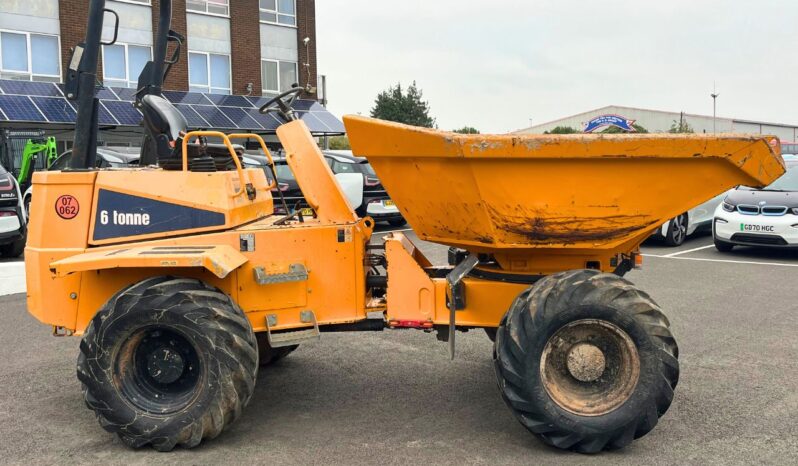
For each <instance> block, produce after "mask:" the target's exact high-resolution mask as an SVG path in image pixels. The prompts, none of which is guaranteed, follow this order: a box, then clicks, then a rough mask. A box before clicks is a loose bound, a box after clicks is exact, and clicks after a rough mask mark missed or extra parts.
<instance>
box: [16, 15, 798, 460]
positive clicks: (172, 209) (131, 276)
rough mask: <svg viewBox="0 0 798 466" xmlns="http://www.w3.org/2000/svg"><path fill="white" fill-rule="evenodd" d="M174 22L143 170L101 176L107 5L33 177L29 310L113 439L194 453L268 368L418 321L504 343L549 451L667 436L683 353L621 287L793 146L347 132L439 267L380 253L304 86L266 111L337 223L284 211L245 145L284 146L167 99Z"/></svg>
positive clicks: (357, 127)
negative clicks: (71, 130)
mask: <svg viewBox="0 0 798 466" xmlns="http://www.w3.org/2000/svg"><path fill="white" fill-rule="evenodd" d="M160 8H161V15H160V17H159V18H160V26H159V35H158V37H157V41H156V45H155V54H154V57H155V59H154V61H152V62H150V63H149V64H148V65H147V66H146V67H145V69H144V71H143V72H142V77H141V78H140V80H139V86H138V93H137V106H138V108H139V109H140V110H141V112H142V113H143V115H144V126H145V129H146V138H145V141H144V149H143V153H142V163H141V167H139V168H129V169H94V168H89V167H94V164H93V163H92V162H93V160H92V158H93V156H94V155H93V154H94V151H96V147H95V145H96V133H97V123H96V122H97V115H96V112H97V106H96V105H95V103H94V102H93V100H94V93H95V79H96V76H95V73H96V69H97V56H98V51H99V44H100V32H101V30H102V11H103V9H104V1H103V0H92V2H91V9H90V14H89V20H88V30H87V36H86V41H85V43H83V44H81V45H80V46H78V48H77V49H76V57H77V58H75V59H73V60H72V61H71V64H70V68H69V70H68V80H67V84H66V86H67V89H68V91H70V92H69V93H70V94H71V97H72V98H73V99H74V100H75V101H76V105H77V108H78V120H77V127H76V134H75V137H76V140H75V147H74V150H73V159H72V160H71V163H72V166H71V168H70V169H66V170H63V171H49V172H40V173H36V174H34V177H33V183H34V190H35V191H36V195H35V196H33V205H32V207H31V213H32V217H31V219H30V233H29V236H28V243H27V248H26V250H25V258H26V268H27V281H28V308H29V311H30V313H31V314H32V315H33V316H35V317H36V318H37V319H38V320H40V321H41V322H43V323H46V324H49V325H51V326H52V327H53V329H54V333H56V334H59V335H80V336H81V338H82V340H81V344H80V354H79V356H78V363H77V373H78V378H79V379H80V382H81V383H82V386H83V392H84V395H85V400H86V404H87V405H88V407H89V408H90V409H92V410H93V411H94V412H95V413H96V416H97V419H98V420H99V422H100V425H101V426H102V427H103V428H105V429H106V430H108V431H110V432H115V433H117V434H118V435H119V437H120V438H121V439H122V440H123V441H124V442H125V443H126V444H128V445H130V446H133V447H140V446H145V445H151V446H152V447H154V448H156V449H158V450H164V451H168V450H171V449H173V448H174V447H175V446H177V445H180V446H183V447H188V448H190V447H194V446H196V445H198V444H199V443H200V442H201V441H202V440H203V439H210V438H214V437H216V436H218V435H219V434H220V433H221V432H222V431H223V430H224V428H225V427H227V426H228V425H230V424H231V423H232V422H233V421H235V420H236V418H238V417H239V416H240V414H241V412H242V410H243V409H244V407H245V406H246V404H247V402H248V401H249V399H250V397H251V395H252V393H253V390H254V389H255V381H256V374H257V371H258V368H259V366H262V365H265V364H268V363H269V362H272V361H274V360H276V359H277V358H280V357H283V356H285V355H286V354H287V353H289V352H290V351H291V350H292V349H294V348H296V347H297V345H300V344H302V343H303V342H307V341H309V340H313V339H316V338H319V337H320V335H321V334H322V333H324V332H325V331H360V330H383V329H395V328H418V329H425V330H428V331H431V332H435V333H436V334H437V336H438V337H439V338H441V339H443V340H447V341H448V342H449V346H450V352H451V354H452V355H454V349H455V335H456V333H457V332H458V331H462V330H468V329H475V328H481V329H485V330H486V331H487V333H488V334H489V335H490V336H492V337H493V338H494V339H495V346H494V351H493V360H494V363H495V368H496V378H497V381H498V385H499V389H500V392H501V395H502V396H503V398H504V400H505V402H506V403H507V405H508V407H509V408H510V410H512V412H513V413H514V414H515V416H516V417H517V419H518V420H519V421H520V422H521V423H522V424H523V425H524V426H525V427H526V428H527V429H529V430H530V431H531V432H532V433H534V434H535V435H537V436H538V437H539V438H541V439H542V440H543V441H544V442H546V443H548V444H550V445H554V446H556V447H559V448H563V449H570V450H575V451H580V452H597V451H600V450H603V449H612V448H620V447H623V446H625V445H627V444H628V443H629V442H631V441H632V440H633V439H635V438H638V437H640V436H642V435H645V434H646V433H647V432H649V431H650V430H651V429H652V428H653V427H654V426H655V425H656V423H657V421H658V419H659V418H660V417H661V416H662V415H663V414H664V413H665V412H666V410H667V409H668V407H669V406H670V404H671V401H672V399H673V390H674V388H675V387H676V384H677V381H678V377H679V363H678V348H677V345H676V341H675V339H674V337H673V335H672V333H671V331H670V328H669V322H668V320H667V318H666V317H665V315H664V314H663V312H662V310H661V309H660V307H659V306H658V305H657V304H656V302H655V301H654V299H653V298H652V297H651V296H649V295H648V294H646V293H645V292H643V291H641V290H639V289H637V288H636V287H635V286H634V285H633V284H632V283H630V282H629V281H627V280H624V279H623V278H622V275H623V274H624V273H625V272H627V271H628V270H630V269H632V268H633V267H635V265H636V264H638V263H639V261H640V255H639V253H638V247H639V245H640V243H641V242H642V241H643V240H644V239H645V238H646V237H647V236H648V235H649V234H650V233H651V232H652V231H653V230H654V229H655V228H657V226H658V225H661V224H662V223H663V222H664V221H666V220H667V219H669V218H671V217H673V216H674V215H676V214H678V213H680V212H684V211H685V210H687V209H688V208H690V207H691V206H693V205H696V204H698V203H700V202H702V201H704V200H705V199H708V198H710V197H712V196H715V195H717V194H718V193H720V192H722V191H724V190H726V189H728V188H730V187H732V186H735V185H738V184H745V185H749V186H763V185H767V184H769V183H770V182H772V181H773V180H774V179H776V178H777V177H779V176H780V175H781V174H782V173H783V171H784V165H783V161H782V160H781V158H780V156H779V155H778V150H777V147H778V145H777V144H775V142H776V141H775V140H773V139H772V138H767V137H753V136H741V135H723V136H715V135H712V136H709V135H689V136H674V135H650V134H645V135H611V136H610V135H574V136H553V135H544V136H514V135H500V136H485V135H459V134H453V133H446V132H440V131H435V130H429V129H421V128H415V127H409V126H404V125H400V124H395V123H389V122H384V121H379V120H373V119H369V118H361V117H356V116H349V117H345V118H344V122H345V125H346V129H347V133H348V134H349V137H350V140H351V143H352V148H353V151H354V152H355V153H356V154H357V155H362V156H365V157H367V158H368V159H369V161H370V162H371V164H372V166H373V167H374V169H375V170H376V172H377V174H378V176H379V178H380V180H382V182H383V183H384V185H385V187H386V189H387V191H388V192H389V193H390V196H391V198H392V199H393V200H394V201H395V202H396V204H397V205H398V206H399V209H400V210H401V213H402V215H403V216H404V218H405V219H407V221H408V222H409V224H410V225H411V226H412V227H413V230H414V231H415V232H416V234H417V235H418V236H419V237H420V238H422V239H424V240H427V241H432V242H436V243H440V244H443V245H448V246H450V247H451V249H450V265H449V266H433V265H432V264H431V263H430V261H429V260H428V259H427V258H425V257H424V255H423V254H422V252H421V251H420V250H419V249H418V248H417V247H416V245H414V244H413V242H412V241H411V240H410V239H409V238H408V237H407V236H405V235H402V234H400V233H393V234H391V235H388V236H387V237H386V238H385V239H384V241H377V242H373V241H370V240H371V235H372V229H373V227H374V222H373V220H372V219H370V218H368V217H366V218H358V217H357V216H356V215H355V213H354V212H353V210H352V207H351V206H350V205H349V204H348V202H347V199H346V197H345V195H344V193H343V192H342V189H341V187H340V186H339V184H338V182H337V181H336V178H335V177H334V176H333V174H332V173H331V171H330V168H329V167H328V165H327V164H326V163H325V161H324V158H323V157H322V154H321V152H320V151H319V148H318V146H317V144H316V141H315V140H314V138H313V137H312V136H311V134H310V133H309V131H308V129H307V127H306V126H305V124H304V123H303V122H302V121H300V120H298V119H297V116H296V114H295V113H294V111H293V109H292V107H291V104H292V103H293V100H294V99H295V98H296V97H297V95H299V94H300V93H302V92H303V89H300V88H294V89H291V90H289V91H286V92H284V93H282V94H280V95H279V96H277V97H275V98H274V99H272V100H271V101H269V102H267V103H266V104H265V105H264V106H263V107H262V108H261V111H262V112H274V113H275V114H276V115H277V116H279V117H280V118H281V119H282V121H283V122H284V124H282V126H280V127H279V128H278V129H277V136H278V137H279V139H280V142H281V143H282V145H283V147H284V149H285V152H286V154H287V155H286V156H287V161H288V164H289V165H290V168H291V170H292V171H293V173H294V175H295V177H296V179H297V181H298V183H299V186H300V187H301V189H302V192H303V195H304V197H305V199H306V200H307V202H308V204H309V205H310V206H311V207H312V208H313V211H314V215H313V216H312V217H308V216H302V215H301V213H297V214H288V215H279V216H278V215H275V214H274V203H275V202H281V200H280V199H279V198H278V199H274V198H273V197H272V188H273V187H274V186H273V185H274V183H275V181H274V180H275V179H276V177H271V178H269V177H266V176H265V175H264V172H263V171H262V170H256V169H244V168H242V165H241V161H240V158H239V154H238V153H237V152H236V150H235V148H234V146H233V142H241V140H243V139H245V138H248V139H252V140H254V141H257V142H258V143H259V145H260V147H261V148H262V150H263V152H264V154H266V155H267V156H268V157H269V158H270V155H269V151H268V150H267V148H266V146H265V144H263V141H262V139H261V138H260V137H258V136H255V135H252V134H232V135H226V134H222V133H219V132H214V131H205V132H195V131H189V130H188V129H187V125H186V121H185V119H184V118H183V117H182V115H181V114H180V113H179V112H178V111H177V110H176V109H175V108H174V106H172V104H170V103H169V102H168V101H167V100H166V99H164V98H163V97H161V96H160V93H161V85H162V83H163V77H164V75H165V73H166V72H168V68H169V64H168V63H169V62H170V61H173V60H166V59H165V56H166V50H167V45H168V42H169V41H173V42H177V43H178V44H179V43H180V38H179V37H178V36H177V35H175V34H174V33H172V32H169V33H167V31H169V19H170V15H171V2H170V1H168V0H161V2H160ZM78 53H79V54H80V55H78ZM208 138H216V140H219V141H222V144H217V145H213V144H207V143H206V141H207V139H208ZM674 184H675V185H677V186H678V189H674V188H673V186H674ZM278 192H279V191H278ZM290 211H291V209H289V208H288V207H286V208H285V212H290ZM54 232H57V234H54ZM486 396H493V394H491V393H486Z"/></svg>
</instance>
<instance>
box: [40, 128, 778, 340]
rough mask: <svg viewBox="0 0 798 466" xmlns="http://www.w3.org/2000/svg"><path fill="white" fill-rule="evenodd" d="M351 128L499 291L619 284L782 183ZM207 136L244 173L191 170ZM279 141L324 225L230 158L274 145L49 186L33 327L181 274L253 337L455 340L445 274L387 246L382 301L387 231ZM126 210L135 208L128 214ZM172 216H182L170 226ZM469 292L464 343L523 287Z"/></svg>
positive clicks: (82, 313)
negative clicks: (378, 248) (727, 211)
mask: <svg viewBox="0 0 798 466" xmlns="http://www.w3.org/2000/svg"><path fill="white" fill-rule="evenodd" d="M345 122H346V125H347V129H348V131H349V135H350V138H351V141H352V145H353V148H354V151H355V153H356V154H357V155H365V156H367V157H368V158H369V160H370V161H371V163H372V165H373V166H374V168H375V170H376V171H377V173H378V175H379V177H380V179H381V180H382V182H383V184H384V185H385V186H386V188H387V190H388V192H389V194H390V196H391V197H392V199H393V200H394V201H395V202H396V203H397V205H398V206H399V209H400V210H401V212H402V213H403V215H404V216H405V218H406V219H407V220H408V221H409V223H410V224H411V226H413V228H414V230H415V231H416V233H417V234H418V235H419V236H420V237H421V238H423V239H428V240H431V241H437V242H440V243H443V244H449V245H454V246H458V247H462V248H465V249H468V250H469V251H471V252H479V253H488V254H492V256H493V257H494V258H495V259H496V263H495V265H493V266H491V267H492V270H491V272H493V273H494V274H502V273H504V274H511V273H512V274H516V275H527V276H528V275H536V274H545V273H552V272H555V271H560V270H566V269H574V268H583V267H586V266H588V265H593V266H596V265H598V267H599V268H601V269H603V270H612V267H614V265H613V264H615V265H617V261H618V260H619V259H620V258H628V256H629V255H630V254H631V253H633V252H634V251H635V250H636V249H637V247H638V245H639V243H640V242H641V241H643V239H645V237H646V236H647V235H648V234H649V233H650V232H651V231H652V229H653V228H655V227H656V226H657V225H659V224H661V223H662V222H664V221H665V220H666V219H668V218H669V217H672V216H674V215H676V214H678V213H681V212H684V211H686V210H688V209H690V208H691V207H692V206H694V205H697V204H699V203H700V202H702V201H704V200H705V199H708V198H709V197H711V196H714V195H716V194H719V193H721V192H722V191H724V190H725V189H728V188H729V187H731V186H734V185H736V184H747V185H752V186H762V185H765V184H768V183H770V182H771V181H773V180H774V179H775V178H777V177H778V176H780V175H781V174H782V173H783V170H784V166H783V162H782V161H781V159H780V157H779V156H778V155H777V154H776V152H774V149H773V148H772V146H771V145H770V142H772V140H771V139H770V138H765V137H753V136H723V137H710V136H671V135H664V136H663V135H643V136H637V137H628V136H627V137H617V136H616V137H607V136H573V137H562V136H557V137H554V136H540V137H536V136H480V135H475V136H463V135H455V134H452V133H442V132H437V131H432V130H424V129H418V128H412V127H407V126H403V125H397V124H391V123H386V122H379V121H376V120H370V119H365V118H360V117H346V118H345ZM203 135H205V136H215V137H221V138H222V139H223V140H224V141H225V144H227V146H228V149H229V152H230V156H231V158H232V159H233V161H234V162H235V170H232V171H220V172H212V173H199V172H191V171H188V170H187V169H186V168H187V167H188V165H189V164H188V160H187V155H186V154H187V151H186V149H185V147H186V146H185V144H187V143H188V142H189V141H190V140H191V139H192V138H196V137H199V136H203ZM277 135H278V137H279V138H280V141H281V143H282V144H283V147H284V148H285V150H286V158H287V161H288V164H289V166H290V167H291V169H292V171H293V172H294V174H295V176H296V179H297V181H298V183H299V186H300V188H301V189H302V192H303V195H304V197H305V199H306V200H307V202H308V204H309V205H310V206H311V207H312V208H313V209H314V211H315V213H316V216H315V217H314V218H307V217H306V218H305V219H304V221H303V222H301V221H299V220H298V219H289V220H286V219H281V218H280V217H279V216H276V215H274V214H273V212H274V200H273V199H272V196H271V188H273V187H274V182H269V180H268V179H267V178H266V176H265V175H264V173H263V171H262V170H255V169H244V168H243V167H242V166H241V162H240V160H238V158H237V155H236V154H235V151H233V149H232V146H231V143H230V138H233V139H238V138H244V137H247V138H250V137H251V138H255V139H257V140H258V142H259V143H260V144H261V147H262V149H263V151H264V152H265V153H266V155H267V156H268V155H269V154H268V150H267V149H266V147H265V145H264V144H263V141H262V139H260V138H259V137H257V136H254V135H248V134H247V135H231V136H225V135H223V134H221V133H216V132H210V133H189V134H187V135H186V136H185V138H184V140H185V141H184V142H185V144H184V149H183V154H184V159H183V168H184V169H183V170H180V171H165V170H162V169H159V168H152V167H150V168H146V167H145V168H137V169H122V170H99V171H88V172H39V173H36V174H35V175H34V178H33V184H34V196H33V201H32V206H31V222H30V227H29V236H28V244H27V248H26V251H25V259H26V269H27V285H28V308H29V311H30V312H31V313H32V314H33V315H34V316H36V317H37V318H38V319H39V320H41V321H42V322H45V323H48V324H50V325H53V326H55V327H59V328H61V329H63V330H66V331H70V332H76V333H81V332H83V331H84V329H85V328H86V325H87V324H88V322H89V320H90V319H91V318H92V316H93V315H94V314H95V313H96V312H97V310H98V309H100V307H101V306H102V305H103V304H104V303H106V302H107V301H108V300H109V299H111V297H112V296H113V295H114V294H116V293H117V292H119V291H120V290H122V289H124V288H125V287H127V286H129V285H132V284H134V283H136V282H138V281H140V280H142V279H144V278H147V277H151V276H157V275H175V276H185V277H195V278H198V279H201V280H203V281H206V282H207V283H209V284H211V285H213V286H216V287H218V288H219V289H221V290H222V291H224V292H225V293H227V294H229V295H230V296H231V297H232V298H233V299H234V300H235V301H236V302H237V303H238V304H239V305H240V306H241V307H242V309H243V310H244V311H245V312H246V314H247V316H248V317H249V319H250V322H251V323H252V326H253V328H254V329H255V331H265V330H267V329H268V330H269V331H280V330H287V329H294V328H300V327H307V326H308V325H309V324H308V321H307V319H303V318H302V316H301V315H300V314H301V313H302V312H303V311H306V310H312V311H313V313H314V317H315V320H316V321H317V322H318V324H319V325H320V326H322V327H323V326H324V325H328V324H341V323H354V322H358V321H361V320H364V319H366V318H367V314H368V313H370V312H372V311H383V312H384V313H385V317H386V321H387V324H388V325H389V326H398V327H401V326H417V327H422V328H429V327H430V326H432V325H442V324H446V323H448V321H449V310H448V307H447V302H446V289H447V283H446V281H445V278H443V277H444V276H445V274H446V272H447V269H445V268H443V269H442V268H440V267H438V268H436V267H433V266H432V265H431V264H430V262H429V261H428V260H427V259H426V258H425V257H424V255H423V254H422V253H421V252H420V251H419V250H418V249H417V248H416V246H415V245H413V243H412V242H411V241H410V240H409V239H408V238H407V237H405V236H403V235H401V234H398V233H395V234H392V235H389V236H388V237H387V238H386V240H385V253H384V254H385V258H386V261H387V276H388V279H387V289H386V291H385V296H381V295H374V294H372V290H371V289H369V288H368V287H367V285H366V283H367V274H368V270H369V267H367V266H366V264H367V263H368V259H369V254H368V253H367V250H366V244H367V243H368V242H369V240H370V239H371V234H372V229H373V226H374V222H373V221H372V220H371V219H369V218H365V219H358V218H357V216H356V215H355V213H354V211H353V208H352V207H353V206H350V205H349V204H348V202H347V199H346V197H345V195H344V193H343V191H342V190H341V187H340V186H339V184H338V182H337V181H336V179H335V177H334V176H333V174H332V172H331V170H330V168H329V166H328V165H327V163H326V162H325V161H324V158H323V156H322V154H321V152H320V150H319V148H318V146H317V145H316V142H315V140H314V139H313V137H312V136H311V135H310V133H309V131H308V130H307V127H306V126H305V124H304V123H302V122H301V121H294V122H291V123H287V124H285V125H282V126H281V127H280V128H278V130H277ZM119 199H123V200H125V199H133V200H134V201H135V202H134V203H133V204H131V206H133V207H130V209H128V210H132V211H130V212H128V210H125V208H126V206H128V204H125V203H124V202H121V201H119ZM112 201H113V202H112ZM136 203H138V204H136ZM59 205H64V206H68V207H69V209H66V210H65V209H61V210H59ZM108 206H111V207H108ZM148 206H150V207H151V206H157V207H158V209H155V210H147V209H150V207H148ZM161 207H164V208H165V209H166V210H162V211H163V212H172V211H174V212H178V213H177V214H175V215H174V216H171V217H170V216H168V215H167V216H166V217H165V218H161V217H158V213H159V212H161V210H159V209H160V208H161ZM169 209H171V210H169ZM117 210H118V211H119V212H117ZM145 214H146V216H145ZM117 219H119V222H122V223H121V224H120V225H116V223H115V222H117ZM136 222H138V223H136ZM110 223H114V225H110ZM111 226H113V228H111ZM120 232H123V233H124V232H127V233H124V234H123V233H120ZM613 261H615V262H613ZM296 271H302V274H299V275H298V276H292V278H291V279H282V278H281V277H288V276H291V274H292V273H294V272H296ZM495 276H496V275H494V277H495ZM508 276H509V275H508ZM264 277H265V278H264ZM463 283H464V293H465V307H464V308H463V309H460V310H458V311H457V313H456V320H457V322H456V323H457V325H458V326H461V327H462V326H465V327H493V326H496V325H498V323H499V321H500V319H501V317H502V315H503V314H504V313H505V311H506V310H507V308H508V307H509V305H510V303H511V302H512V300H513V299H514V298H515V297H516V296H517V295H518V293H520V292H521V291H522V290H523V289H524V288H526V287H527V286H528V285H527V284H521V283H515V282H513V280H504V279H493V280H492V279H484V278H475V277H474V276H467V277H466V278H465V279H464V280H463ZM267 321H268V322H269V325H268V326H267Z"/></svg>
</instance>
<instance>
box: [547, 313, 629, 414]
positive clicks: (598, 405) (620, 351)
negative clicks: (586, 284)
mask: <svg viewBox="0 0 798 466" xmlns="http://www.w3.org/2000/svg"><path fill="white" fill-rule="evenodd" d="M540 377H541V381H542V383H543V387H544V388H545V390H546V393H547V394H548V395H549V397H550V398H551V399H552V400H553V401H554V402H555V403H557V404H558V405H559V406H560V407H561V408H563V409H565V410H566V411H569V412H571V413H574V414H578V415H581V416H600V415H602V414H606V413H609V412H611V411H613V410H615V409H617V408H618V407H620V406H621V405H623V404H624V403H625V402H626V401H627V400H628V399H629V398H630V397H631V396H632V394H633V393H634V389H635V387H636V386H637V381H638V379H639V378H640V356H639V355H638V353H637V347H636V346H635V343H634V341H632V339H631V337H630V336H629V335H628V334H627V333H626V332H625V331H624V330H623V329H622V328H620V327H618V326H617V325H615V324H614V323H612V322H609V321H606V320H601V319H581V320H576V321H573V322H570V323H568V324H566V325H563V326H562V327H560V328H559V329H558V330H557V331H556V332H554V334H553V335H552V336H551V337H550V338H549V340H548V341H547V342H546V345H545V347H544V348H543V352H542V353H541V356H540Z"/></svg>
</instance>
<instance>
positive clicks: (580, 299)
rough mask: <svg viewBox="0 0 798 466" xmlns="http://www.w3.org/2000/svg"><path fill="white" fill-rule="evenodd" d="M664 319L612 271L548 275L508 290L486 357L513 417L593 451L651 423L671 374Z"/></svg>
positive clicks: (560, 442)
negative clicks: (511, 298) (511, 296)
mask: <svg viewBox="0 0 798 466" xmlns="http://www.w3.org/2000/svg"><path fill="white" fill-rule="evenodd" d="M677 358H678V348H677V346H676V342H675V340H674V338H673V336H672V335H671V332H670V329H669V323H668V320H667V319H666V318H665V316H664V315H663V314H662V311H661V310H660V308H659V306H658V305H657V304H656V303H655V302H654V301H653V300H652V299H651V298H650V297H649V296H648V295H647V294H646V293H644V292H642V291H639V290H638V289H637V288H635V287H634V285H632V284H631V283H630V282H628V281H626V280H624V279H623V278H620V277H618V276H616V275H612V274H606V273H600V272H597V271H594V270H576V271H569V272H563V273H559V274H556V275H552V276H548V277H546V278H543V279H541V280H540V281H538V282H537V283H536V284H535V285H534V286H532V287H531V288H529V289H528V290H526V291H525V292H523V293H521V295H519V297H518V298H516V300H515V302H514V303H513V305H512V306H511V307H510V310H509V311H508V312H507V314H506V315H505V316H504V318H503V319H502V322H501V325H500V326H499V329H498V332H497V337H496V343H495V349H494V367H495V369H496V376H497V379H498V383H499V388H500V390H501V393H502V397H503V398H504V401H505V402H506V403H507V405H508V406H509V407H510V409H511V410H512V411H513V413H514V414H515V416H516V418H517V419H518V420H519V421H520V422H521V424H522V425H524V427H526V428H527V429H528V430H529V431H530V432H532V433H534V434H535V435H537V436H538V437H540V438H541V439H542V440H543V441H544V442H545V443H547V444H549V445H552V446H555V447H557V448H561V449H565V450H573V451H578V452H581V453H595V452H599V451H601V450H604V449H616V448H622V447H624V446H626V445H628V444H629V443H630V442H631V441H632V440H633V439H636V438H639V437H642V436H643V435H645V434H646V433H648V432H649V431H650V430H651V429H653V428H654V426H655V425H656V424H657V421H658V420H659V418H660V417H661V416H662V415H663V414H665V412H666V411H667V410H668V407H669V406H670V404H671V401H672V399H673V389H674V388H675V387H676V384H677V382H678V378H679V363H678V359H677Z"/></svg>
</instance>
